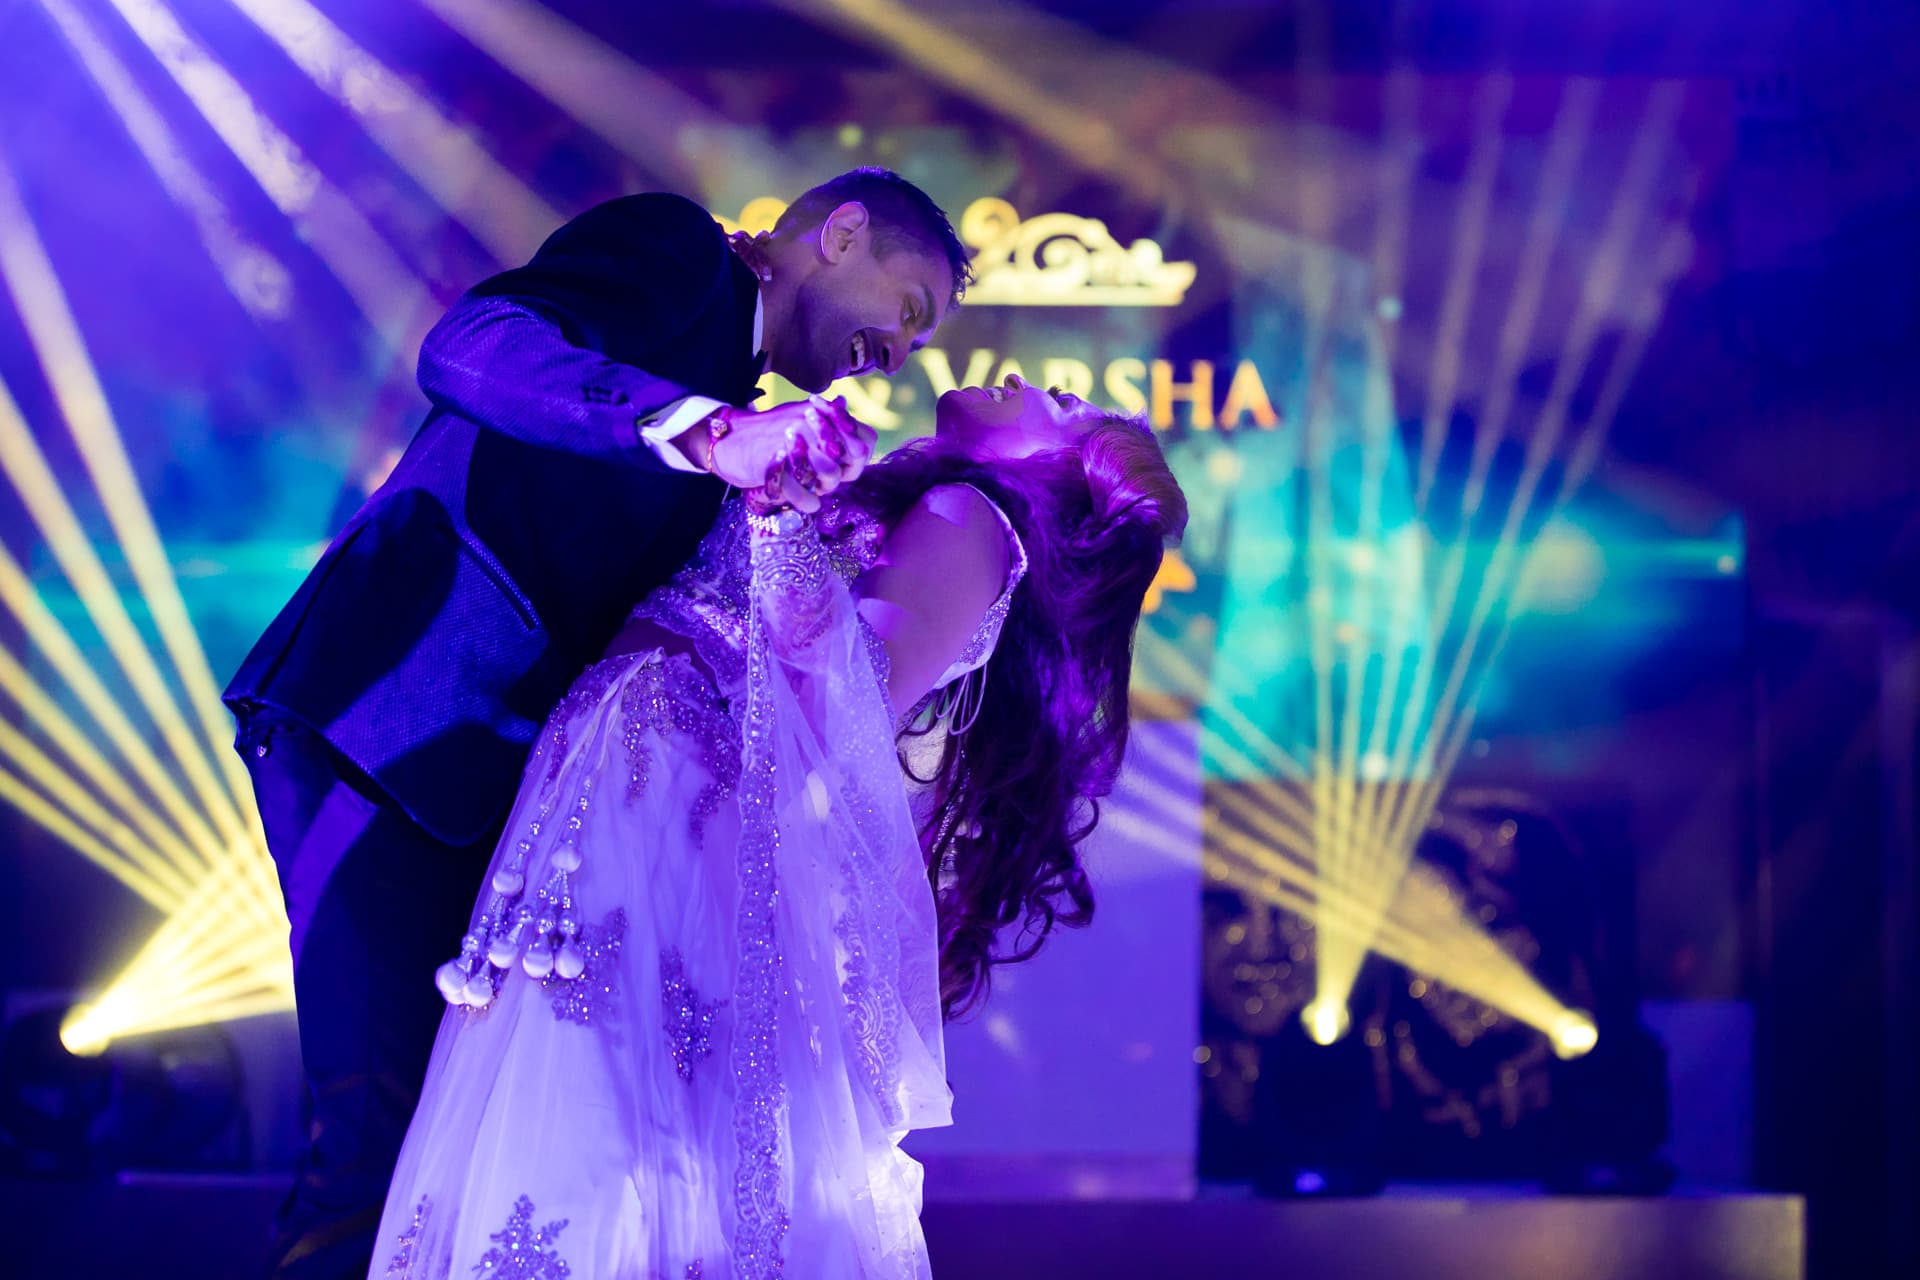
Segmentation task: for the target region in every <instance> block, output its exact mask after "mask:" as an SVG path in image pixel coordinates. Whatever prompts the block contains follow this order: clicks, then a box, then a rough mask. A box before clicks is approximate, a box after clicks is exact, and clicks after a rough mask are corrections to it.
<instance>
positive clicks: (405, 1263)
mask: <svg viewBox="0 0 1920 1280" xmlns="http://www.w3.org/2000/svg"><path fill="white" fill-rule="evenodd" d="M432 1208H433V1202H432V1201H431V1200H429V1199H428V1198H427V1197H426V1196H421V1197H420V1203H419V1204H416V1205H415V1206H413V1221H412V1222H411V1223H409V1224H408V1225H407V1229H406V1230H405V1231H402V1232H401V1233H400V1240H399V1245H400V1247H399V1249H397V1250H396V1251H395V1252H394V1255H393V1258H392V1260H391V1261H389V1262H388V1263H387V1280H412V1277H413V1265H414V1261H415V1259H414V1256H413V1251H414V1250H415V1249H416V1248H418V1247H419V1244H420V1229H421V1228H422V1227H424V1226H425V1225H426V1222H427V1214H428V1212H429V1211H430V1210H431V1209H432Z"/></svg>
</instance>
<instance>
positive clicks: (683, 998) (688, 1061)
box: [660, 947, 727, 1083]
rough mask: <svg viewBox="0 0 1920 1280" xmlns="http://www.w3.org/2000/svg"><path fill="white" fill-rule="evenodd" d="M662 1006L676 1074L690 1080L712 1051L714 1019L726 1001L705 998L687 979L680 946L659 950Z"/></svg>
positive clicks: (668, 1044)
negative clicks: (697, 1066)
mask: <svg viewBox="0 0 1920 1280" xmlns="http://www.w3.org/2000/svg"><path fill="white" fill-rule="evenodd" d="M660 1006H661V1009H662V1010H663V1012H664V1013H665V1015H666V1023H665V1025H666V1031H667V1052H668V1053H670V1054H672V1055H673V1070H674V1074H676V1075H678V1076H679V1077H680V1078H681V1079H682V1080H685V1081H688V1082H689V1083H691V1082H692V1080H693V1068H694V1066H695V1065H696V1064H697V1063H699V1062H700V1060H701V1059H703V1058H705V1057H706V1056H707V1055H709V1054H711V1053H712V1052H713V1020H714V1017H715V1015H716V1014H718V1013H719V1012H720V1010H722V1009H724V1008H726V1007H727V1002H726V1001H725V1000H713V1001H703V1000H702V999H701V998H700V993H699V992H698V991H696V990H694V988H693V984H692V983H690V982H688V981H687V965H686V960H685V959H684V958H683V957H682V956H681V954H680V948H678V947H668V948H667V949H666V950H665V951H662V952H661V953H660Z"/></svg>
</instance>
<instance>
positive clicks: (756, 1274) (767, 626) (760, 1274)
mask: <svg viewBox="0 0 1920 1280" xmlns="http://www.w3.org/2000/svg"><path fill="white" fill-rule="evenodd" d="M824 559H825V556H824V554H823V552H822V550H821V547H820V542H819V538H818V536H817V535H816V534H815V533H814V532H813V530H812V528H811V527H802V528H800V529H799V530H797V531H796V532H794V533H791V534H778V533H771V534H766V535H757V536H755V538H754V539H753V544H752V551H751V563H752V567H753V574H754V577H755V579H757V581H758V583H759V584H760V588H759V598H760V601H761V603H762V605H763V606H764V608H765V609H766V611H767V612H769V613H772V614H774V615H775V616H776V618H777V617H779V616H781V615H786V616H789V617H791V618H792V619H794V620H795V621H801V622H803V621H804V620H805V619H807V618H808V617H809V616H811V615H813V614H815V613H818V612H821V611H822V609H821V605H822V599H821V598H822V597H823V596H824V594H825V593H824V592H822V591H821V587H822V586H824V585H825V574H824V565H823V563H822V562H823V561H824ZM747 616H748V644H747V649H746V656H747V711H746V716H745V723H744V725H743V727H742V752H741V770H740V792H739V794H740V842H739V846H738V853H737V857H736V863H735V880H736V883H737V885H738V890H739V897H738V904H739V905H738V908H737V911H738V916H737V925H736V927H737V930H738V938H739V946H740V960H739V965H738V967H737V968H736V969H735V971H734V979H733V1007H734V1018H735V1024H734V1032H733V1037H732V1052H731V1055H730V1060H729V1065H730V1066H731V1068H732V1070H733V1078H734V1081H735V1085H736V1093H735V1096H734V1113H733V1133H734V1143H735V1145H736V1147H737V1148H738V1150H739V1162H738V1164H737V1165H736V1166H735V1168H734V1175H733V1201H734V1213H735V1219H736V1221H735V1226H734V1235H733V1270H734V1274H735V1275H736V1276H737V1277H739V1280H764V1278H765V1277H769V1276H778V1275H780V1274H782V1272H783V1270H784V1267H785V1262H784V1259H783V1257H782V1255H781V1246H782V1243H783V1241H784V1240H785V1238H786V1233H787V1226H788V1217H787V1212H786V1208H785V1206H784V1205H782V1204H781V1203H780V1155H781V1151H780V1148H781V1125H780V1113H781V1112H782V1110H783V1109H784V1108H785V1105H786V1088H785V1085H784V1084H783V1082H782V1081H781V1078H780V1067H779V1051H780V1050H779V1000H780V995H781V991H782V989H783V986H784V981H785V979H784V970H785V967H786V966H785V963H784V961H783V959H782V957H781V952H780V944H779V939H778V937H777V936H776V931H775V920H776V918H777V914H778V907H779V888H778V884H777V878H776V875H775V870H774V865H775V858H776V856H777V854H778V852H779V848H780V821H779V815H778V814H776V813H775V812H774V805H775V798H776V789H775V786H774V773H773V771H774V744H773V733H774V705H773V695H772V681H773V679H774V676H773V654H772V650H773V647H774V645H775V644H776V643H779V644H790V643H791V642H792V637H793V634H794V633H793V632H791V631H787V632H784V633H782V634H780V635H779V636H778V638H777V639H776V636H775V635H774V634H772V633H773V632H775V631H776V629H779V628H780V627H781V623H779V622H777V621H771V620H768V619H763V618H762V617H760V616H759V613H758V611H751V610H750V611H749V613H748V615H747Z"/></svg>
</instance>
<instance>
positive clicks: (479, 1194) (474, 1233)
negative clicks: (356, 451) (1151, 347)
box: [373, 378, 1186, 1280]
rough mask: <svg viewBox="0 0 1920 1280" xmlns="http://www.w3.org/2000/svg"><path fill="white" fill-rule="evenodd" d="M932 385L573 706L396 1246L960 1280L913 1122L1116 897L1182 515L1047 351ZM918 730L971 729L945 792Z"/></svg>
mask: <svg viewBox="0 0 1920 1280" xmlns="http://www.w3.org/2000/svg"><path fill="white" fill-rule="evenodd" d="M936 418H937V427H936V432H935V435H934V437H933V439H932V440H931V441H930V442H926V443H924V444H917V445H915V446H910V447H908V448H906V449H902V450H900V451H899V452H897V453H896V454H895V455H894V456H893V457H891V458H889V459H887V460H886V461H885V462H884V463H882V464H879V465H877V466H875V467H873V468H872V469H870V470H869V471H868V472H867V473H866V474H865V475H864V476H863V477H862V478H861V479H860V481H859V482H857V483H856V484H855V485H854V486H852V487H850V488H849V489H848V490H847V491H845V492H844V493H842V494H838V495H835V496H834V497H833V499H832V500H831V501H829V502H828V503H827V504H826V505H825V506H824V507H823V508H821V509H820V511H819V512H818V514H817V515H813V516H807V515H803V514H801V513H800V512H799V511H797V510H794V509H792V508H791V507H786V508H785V509H782V508H781V504H778V503H769V501H768V497H769V495H771V494H787V495H796V494H797V490H796V488H795V485H794V480H795V478H796V477H797V478H798V479H799V480H800V481H802V482H804V481H806V480H807V479H809V478H810V476H811V475H812V472H813V467H812V466H810V465H809V460H808V458H807V457H805V456H794V455H790V456H789V457H788V458H787V459H786V460H785V468H786V470H785V471H784V472H781V473H778V474H772V475H770V477H769V485H768V488H767V490H765V491H755V493H753V494H749V495H747V497H746V499H745V500H735V501H733V502H730V503H729V504H728V505H727V507H726V508H724V509H723V511H722V513H721V516H720V518H719V520H718V521H717V522H716V524H715V527H714V529H713V531H712V532H711V533H710V534H709V535H708V536H707V539H706V541H705V542H704V543H703V544H702V545H701V548H700V551H699V552H698V554H697V555H696V556H695V557H694V559H693V561H692V562H691V563H690V564H689V565H688V566H687V567H686V568H685V569H683V570H682V571H681V572H680V574H679V575H677V576H676V577H675V578H674V580H673V581H672V583H670V584H669V585H668V586H667V587H665V588H663V589H661V590H660V591H657V592H655V593H654V594H653V595H652V596H650V597H648V599H647V600H646V601H644V602H643V603H642V604H641V605H640V607H639V608H638V609H636V610H635V612H634V616H633V618H632V620H631V621H630V622H629V624H628V626H627V627H626V628H625V630H623V632H622V633H621V635H620V636H619V637H618V638H617V639H616V640H615V642H614V644H613V645H612V647H611V649H610V650H609V654H608V656H607V658H606V659H605V660H603V661H602V662H600V663H598V664H597V665H595V666H594V667H592V668H591V669H589V670H588V671H587V673H586V674H585V675H583V676H582V677H581V679H580V680H579V681H578V682H577V683H576V684H575V686H574V688H573V689H572V691H571V692H570V693H569V694H568V696H567V698H566V699H565V700H564V701H563V702H562V703H561V705H560V706H559V707H558V708H556V710H555V711H554V713H553V715H552V717H551V719H550V720H549V722H548V725H547V729H546V732H545V733H544V734H543V736H542V738H541V740H540V741H539V742H538V743H537V744H536V746H535V748H534V752H533V755H532V758H531V760H530V762H529V764H528V770H527V776H526V780H525V782H524V783H523V785H522V788H521V793H520V795H519V797H518V799H517V800H516V802H515V809H514V814H513V817H512V819H511V823H510V825H509V827H508V831H507V835H506V838H505V839H503V841H502V842H501V845H500V848H499V850H498V851H497V852H496V854H495V856H494V861H493V864H492V867H491V868H490V875H491V891H490V892H488V893H486V894H485V895H483V900H482V902H481V904H480V906H479V908H478V910H477V912H476V915H475V921H474V926H473V928H472V930H471V931H470V932H469V933H468V935H467V937H466V938H464V939H463V940H462V948H461V955H460V957H459V958H458V959H457V960H454V961H450V962H449V963H448V964H447V965H445V966H443V967H442V969H441V972H440V975H439V981H440V986H441V990H442V993H443V994H445V995H446V996H447V997H448V1000H449V1002H450V1003H451V1004H453V1005H454V1006H455V1007H454V1008H452V1009H451V1010H449V1012H448V1015H447V1018H446V1021H445V1022H444V1023H443V1025H442V1028H441V1031H440V1037H439V1040H438V1042H437V1043H436V1045H435V1049H434V1056H433V1063H432V1066H431V1068H430V1069H429V1074H428V1079H427V1085H426V1088H425V1091H424V1092H423V1095H422V1098H421V1102H420V1106H419V1109H418V1111H417V1112H416V1114H415V1116H414V1120H413V1124H412V1127H411V1129H410V1130H409V1132H408V1136H407V1142H406V1146H405V1149H404V1150H403V1152H402V1154H401V1158H400V1163H399V1167H398V1169H397V1170H396V1172H395V1175H394V1182H393V1186H392V1189H391V1191H390V1193H389V1195H388V1199H387V1206H386V1213H385V1217H384V1219H383V1221H382V1223H381V1227H380V1236H379V1240H380V1247H379V1248H380V1251H379V1253H377V1254H376V1261H375V1266H374V1271H373V1274H375V1275H381V1276H389V1277H394V1276H398V1277H433V1278H434V1280H439V1278H440V1277H446V1276H449V1275H460V1276H465V1275H479V1276H483V1277H486V1276H492V1277H555V1276H563V1275H565V1276H572V1277H576V1278H579V1277H601V1276H606V1277H614V1276H618V1277H629V1276H632V1277H655V1276H658V1277H672V1278H673V1280H691V1278H693V1277H700V1278H702V1280H715V1278H716V1277H722V1276H727V1277H739V1278H740V1280H757V1278H759V1277H766V1276H775V1275H781V1274H791V1275H795V1276H805V1277H809V1278H812V1277H821V1278H828V1277H855V1276H862V1277H873V1276H888V1277H892V1276H902V1277H906V1276H925V1275H927V1274H928V1268H927V1259H926V1249H925V1243H924V1240H923V1238H922V1236H921V1232H920V1226H919V1210H920V1169H919V1166H918V1165H917V1164H916V1163H915V1162H914V1161H913V1160H912V1159H911V1158H910V1157H908V1156H907V1155H906V1154H905V1153H904V1152H902V1151H901V1150H900V1149H899V1146H898V1143H899V1141H900V1139H901V1138H902V1137H903V1136H904V1135H905V1134H906V1133H907V1132H908V1131H910V1130H912V1129H916V1128H921V1127H926V1126H931V1125H942V1124H947V1123H949V1122H950V1114H949V1101H950V1097H951V1095H950V1092H949V1090H948V1088H947V1084H946V1079H945V1073H944V1070H943V1053H942V1046H941V1026H942V1022H943V1020H944V1018H946V1017H949V1016H952V1015H954V1014H955V1013H957V1012H959V1011H961V1010H963V1009H965V1008H966V1007H967V1006H969V1005H970V1004H972V1003H973V1002H975V1001H976V1000H978V999H979V998H980V997H981V996H982V995H983V994H984V992H985V990H986V986H987V978H988V971H989V969H990V968H991V966H992V965H994V964H998V963H1006V962H1008V961H1010V960H1017V959H1024V958H1026V957H1028V956H1030V955H1032V954H1033V951H1034V950H1035V949H1036V948H1037V947H1038V945H1039V942H1040V940H1041V939H1042V938H1044V936H1045V935H1046V933H1047V931H1048V930H1049V929H1050V928H1051V927H1052V926H1053V925H1055V924H1057V923H1068V924H1077V923H1083V922H1084V921H1085V920H1086V919H1087V918H1088V917H1089V914H1090V912H1091V910H1092V899H1091V897H1090V895H1089V893H1088V890H1087V882H1086V877H1085V875H1084V874H1083V872H1082V870H1081V868H1080V866H1079V863H1078V860H1077V856H1076V849H1077V846H1078V844H1079V842H1080V841H1081V840H1082V839H1083V838H1084V837H1085V836H1086V834H1087V833H1088V832H1089V831H1091V830H1092V828H1093V824H1094V821H1095V805H1094V799H1095V797H1097V796H1100V795H1103V794H1105V793H1106V792H1107V791H1108V790H1109V789H1110V788H1111V787H1112V784H1113V780H1114V777H1115V774H1116V772H1117V771H1118V769H1119V766H1120V758H1121V753H1122V750H1123V748H1124V745H1125V739H1126V732H1127V701H1126V691H1127V677H1128V669H1129V665H1130V656H1131V649H1132V635H1133V629H1134V625H1135V623H1136V621H1137V619H1138V617H1139V612H1140V605H1141V601H1142V599H1143V598H1144V596H1145V594H1146V589H1147V586H1148V584H1149V583H1150V582H1151V580H1152V578H1153V576H1154V573H1155V571H1156V570H1157V568H1158V565H1159V562H1160V556H1161V548H1162V546H1163V544H1164V541H1165V539H1166V538H1168V537H1170V536H1178V534H1179V533H1180V531H1181V529H1182V528H1183V527H1184V524H1185V520H1186V504H1185V499H1184V498H1183V497H1182V495H1181V493H1180V490H1179V486H1178V485H1177V484H1176V483H1175V482H1174V479H1173V476H1172V474H1171V472H1169V471H1168V469H1167V467H1166V464H1165V462H1164V460H1163V459H1162V458H1161V455H1160V451H1159V447H1158V445H1157V444H1156V443H1155V442H1154V440H1153V437H1152V434H1151V432H1149V431H1148V430H1147V429H1146V428H1145V427H1144V426H1142V425H1141V424H1139V423H1137V422H1135V421H1133V420H1131V419H1127V418H1117V417H1113V416H1111V415H1108V414H1106V413H1105V412H1103V411H1102V410H1100V409H1098V408H1096V407H1095V406H1093V405H1090V404H1087V403H1086V402H1084V401H1081V400H1079V399H1077V398H1075V397H1072V396H1065V395H1059V394H1057V393H1052V392H1041V391H1039V390H1037V389H1035V388H1033V387H1031V386H1028V385H1027V384H1026V383H1024V382H1022V381H1021V380H1020V379H1018V378H1008V379H1007V381H1006V384H1005V385H1004V386H1002V387H995V388H968V389H965V390H959V391H953V392H949V393H948V394H947V395H945V396H943V397H941V400H940V403H939V406H938V411H937V415H936ZM800 500H801V501H806V502H808V504H809V505H812V503H811V501H810V500H809V499H806V498H804V496H802V497H801V498H800ZM996 655H997V656H996ZM990 659H991V660H990ZM896 708H898V709H901V710H905V711H906V714H905V715H901V716H896V714H895V709H896ZM909 709H910V710H909ZM901 726H905V728H904V733H906V734H909V735H911V734H921V735H924V734H926V733H928V732H935V733H938V734H941V735H943V741H942V740H939V739H936V740H934V741H936V742H938V747H937V750H929V751H927V752H926V753H925V754H926V755H927V756H928V757H929V758H930V759H931V760H932V765H931V767H930V768H929V769H928V770H927V772H926V775H925V776H924V777H921V778H918V779H917V780H916V783H917V785H918V787H919V798H920V802H921V803H920V808H921V812H922V819H921V820H920V821H919V822H916V821H915V818H914V816H913V810H912V809H911V808H910V807H909V797H908V790H907V779H906V777H905V776H904V775H903V773H902V767H901V764H900V756H899V754H898V752H897V749H896V740H897V736H898V735H897V730H899V729H900V728H901ZM921 745H932V744H931V743H927V742H923V743H922V744H921ZM916 754H920V753H916ZM1014 926H1020V928H1019V931H1018V932H1019V936H1020V937H1021V938H1025V939H1030V941H1029V942H1028V943H1027V945H1025V946H1024V948H1021V949H1016V950H1015V951H1013V952H1012V953H1010V954H1006V955H995V954H994V952H993V944H994V940H995V938H996V937H997V936H998V935H999V934H1000V933H1001V932H1002V931H1004V930H1007V929H1009V928H1012V927H1014Z"/></svg>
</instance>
